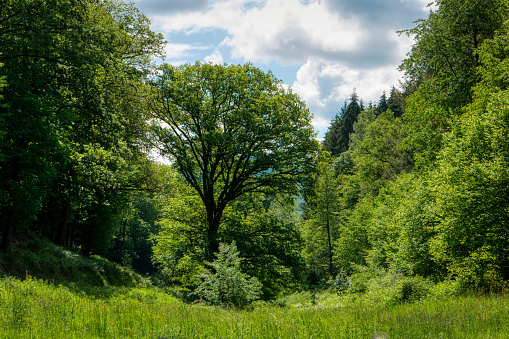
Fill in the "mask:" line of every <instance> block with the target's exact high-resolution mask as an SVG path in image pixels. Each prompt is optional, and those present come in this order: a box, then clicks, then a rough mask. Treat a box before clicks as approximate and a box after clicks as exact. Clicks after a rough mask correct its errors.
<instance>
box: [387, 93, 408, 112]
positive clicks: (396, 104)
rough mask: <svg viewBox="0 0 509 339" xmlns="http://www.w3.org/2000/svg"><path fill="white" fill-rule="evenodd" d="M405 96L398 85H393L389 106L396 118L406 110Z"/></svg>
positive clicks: (388, 100)
mask: <svg viewBox="0 0 509 339" xmlns="http://www.w3.org/2000/svg"><path fill="white" fill-rule="evenodd" d="M405 105H406V103H405V97H404V96H403V93H401V92H400V91H399V90H398V89H397V88H396V87H394V86H392V88H391V94H390V95H389V99H387V108H388V109H390V110H391V111H392V113H393V114H394V116H395V117H396V118H399V117H401V116H402V115H403V113H404V112H405Z"/></svg>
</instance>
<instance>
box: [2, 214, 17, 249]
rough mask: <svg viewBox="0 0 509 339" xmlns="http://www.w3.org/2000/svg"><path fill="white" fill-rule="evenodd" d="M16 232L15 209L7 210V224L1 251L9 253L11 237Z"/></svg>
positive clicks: (3, 232)
mask: <svg viewBox="0 0 509 339" xmlns="http://www.w3.org/2000/svg"><path fill="white" fill-rule="evenodd" d="M13 230H14V207H13V206H11V207H10V208H8V209H7V213H6V217H5V224H4V226H3V229H2V242H1V243H0V251H1V252H7V251H9V248H10V243H11V235H12V231H13Z"/></svg>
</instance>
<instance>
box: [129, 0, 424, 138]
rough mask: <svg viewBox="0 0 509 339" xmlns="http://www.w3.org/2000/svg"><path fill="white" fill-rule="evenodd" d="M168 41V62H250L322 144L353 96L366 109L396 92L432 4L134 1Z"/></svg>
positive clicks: (385, 0)
mask: <svg viewBox="0 0 509 339" xmlns="http://www.w3.org/2000/svg"><path fill="white" fill-rule="evenodd" d="M133 2H134V3H135V5H136V7H138V8H139V9H140V10H141V11H142V12H143V13H145V14H146V15H147V16H148V17H149V18H150V19H151V21H152V29H153V30H154V31H156V32H161V33H163V34H164V36H165V38H166V40H167V41H168V44H167V48H166V59H165V62H168V63H171V64H175V65H180V64H184V63H186V62H189V63H194V62H195V61H197V60H198V61H202V62H213V63H219V64H222V63H228V64H231V63H233V64H243V63H246V62H251V63H253V64H254V65H255V66H257V67H259V68H261V69H263V70H265V71H268V70H271V71H272V72H273V73H274V75H275V76H276V77H277V78H279V79H282V80H283V81H284V83H285V84H287V85H290V86H291V87H292V88H293V90H294V91H295V92H296V93H297V94H299V96H300V97H301V98H302V99H303V100H304V101H305V102H306V104H307V106H308V108H309V109H310V111H311V112H312V113H313V115H314V120H313V125H314V126H315V128H316V130H317V131H318V132H319V137H320V138H322V137H323V136H324V134H325V132H326V130H327V127H328V125H329V123H330V120H331V119H332V117H333V116H334V115H335V114H336V113H337V112H338V111H339V109H340V108H341V106H343V104H344V102H345V100H346V99H347V98H348V97H349V96H350V95H351V93H352V92H353V90H354V88H355V89H356V92H357V94H358V95H359V97H360V98H361V99H363V100H364V101H365V102H366V103H368V102H369V101H372V102H377V101H378V99H379V98H380V96H381V95H382V93H383V91H384V90H385V91H386V92H387V93H389V91H390V88H391V86H392V85H395V86H398V80H399V79H400V78H401V77H402V74H401V73H400V72H398V70H397V67H398V66H399V64H400V63H401V60H403V59H404V57H405V55H406V53H407V52H408V51H409V50H410V46H411V44H412V40H411V39H410V38H408V37H406V36H404V35H402V36H398V34H397V33H396V31H398V30H403V29H407V28H412V27H414V23H413V22H414V21H415V20H417V19H420V18H427V16H428V13H429V10H430V8H428V7H426V5H427V3H428V2H430V0H133Z"/></svg>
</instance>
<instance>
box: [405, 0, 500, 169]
mask: <svg viewBox="0 0 509 339" xmlns="http://www.w3.org/2000/svg"><path fill="white" fill-rule="evenodd" d="M435 3H436V4H437V5H438V6H439V7H438V10H437V11H435V12H432V13H430V16H429V18H428V19H427V20H420V21H418V24H417V26H416V27H415V28H414V29H411V30H408V31H406V33H407V34H410V35H414V36H415V41H416V42H415V44H414V45H413V46H412V51H411V53H410V54H409V57H408V58H407V59H405V60H404V61H403V63H402V65H401V67H400V68H401V70H403V71H404V72H405V74H406V76H407V77H408V78H410V79H413V80H417V81H422V83H421V84H420V85H419V89H418V91H417V92H416V93H415V94H413V95H412V96H411V97H410V98H409V101H408V106H407V112H406V114H405V116H404V118H405V119H406V120H407V121H408V126H407V128H408V130H407V132H408V138H407V144H408V146H409V147H411V148H414V149H415V150H416V151H417V152H418V154H419V163H420V164H422V165H423V166H429V165H431V164H432V163H433V162H434V160H435V158H436V155H437V154H438V152H439V150H440V148H441V146H442V137H443V133H445V132H447V131H449V130H450V128H451V122H452V121H454V120H455V119H456V118H457V117H458V116H460V115H461V114H462V108H463V107H464V106H465V105H467V104H469V103H470V102H471V101H472V88H473V86H474V85H475V84H476V82H477V81H478V75H477V72H476V68H477V66H479V57H478V56H477V55H476V49H477V48H478V47H479V46H481V44H482V42H483V41H485V40H487V39H491V38H493V37H494V34H495V32H496V31H497V30H498V29H499V28H500V27H501V26H502V23H503V21H504V20H505V18H506V17H507V14H508V7H507V3H506V2H505V1H503V0H497V1H491V0H489V1H487V0H483V1H461V0H439V1H436V2H435Z"/></svg>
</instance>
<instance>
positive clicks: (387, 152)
mask: <svg viewBox="0 0 509 339" xmlns="http://www.w3.org/2000/svg"><path fill="white" fill-rule="evenodd" d="M405 136H406V135H405V134H404V133H403V123H402V121H401V119H398V118H395V117H394V115H393V113H392V112H391V111H390V110H387V111H385V112H383V113H381V114H380V115H379V116H378V117H377V118H376V120H374V121H373V122H372V123H371V124H369V125H368V126H367V127H366V129H365V132H364V135H363V136H362V141H360V142H359V144H358V145H357V148H355V149H354V151H353V156H354V163H355V167H354V171H355V172H356V175H358V176H359V177H360V181H361V182H362V183H363V186H364V187H363V188H362V190H363V193H364V194H368V193H374V194H376V193H377V192H378V190H379V189H380V188H382V187H383V186H385V184H386V183H387V182H389V181H394V180H395V179H396V177H397V176H398V175H399V174H400V173H402V172H404V171H408V170H411V169H412V167H413V157H412V152H411V151H408V150H402V149H400V147H399V146H400V144H401V142H402V140H403V139H404V138H405Z"/></svg>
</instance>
